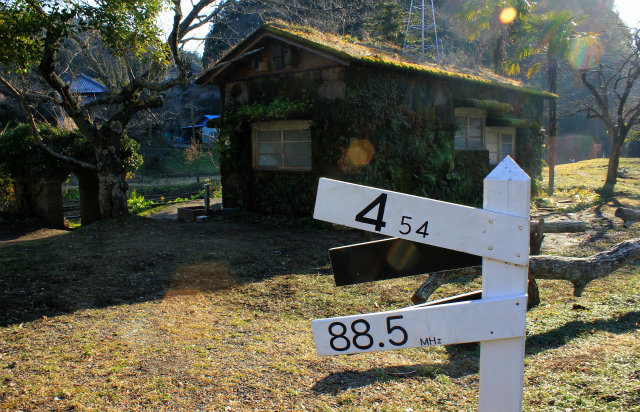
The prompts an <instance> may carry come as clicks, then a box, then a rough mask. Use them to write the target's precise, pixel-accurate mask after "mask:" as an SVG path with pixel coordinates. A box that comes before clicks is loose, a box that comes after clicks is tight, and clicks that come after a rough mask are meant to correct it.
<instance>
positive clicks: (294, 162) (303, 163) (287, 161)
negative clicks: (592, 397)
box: [284, 155, 311, 168]
mask: <svg viewBox="0 0 640 412" xmlns="http://www.w3.org/2000/svg"><path fill="white" fill-rule="evenodd" d="M284 167H292V168H311V156H310V155H309V156H295V155H288V156H287V155H285V156H284Z"/></svg>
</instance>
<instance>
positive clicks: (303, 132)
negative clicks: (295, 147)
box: [284, 129, 311, 142]
mask: <svg viewBox="0 0 640 412" xmlns="http://www.w3.org/2000/svg"><path fill="white" fill-rule="evenodd" d="M284 141H285V142H299V141H311V130H309V129H299V130H285V131H284Z"/></svg>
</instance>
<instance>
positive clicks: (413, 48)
mask: <svg viewBox="0 0 640 412" xmlns="http://www.w3.org/2000/svg"><path fill="white" fill-rule="evenodd" d="M405 54H414V55H418V56H419V57H420V58H421V59H422V61H425V60H426V59H427V56H429V55H435V56H436V59H437V60H438V63H440V46H439V45H438V30H437V28H436V12H435V8H434V7H433V0H426V1H425V0H419V1H414V0H411V6H410V8H409V18H408V19H407V30H406V31H405V33H404V46H403V47H402V55H405Z"/></svg>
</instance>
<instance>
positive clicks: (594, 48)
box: [568, 37, 603, 70]
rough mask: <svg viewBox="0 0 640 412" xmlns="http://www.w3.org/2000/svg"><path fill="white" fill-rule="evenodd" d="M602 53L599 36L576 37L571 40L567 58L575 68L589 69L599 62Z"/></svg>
mask: <svg viewBox="0 0 640 412" xmlns="http://www.w3.org/2000/svg"><path fill="white" fill-rule="evenodd" d="M602 53H603V50H602V44H601V43H600V39H599V38H595V37H586V38H584V37H583V38H577V39H573V40H572V41H571V44H570V46H569V55H568V60H569V63H570V64H571V66H573V68H575V69H583V70H584V69H590V68H592V67H594V66H595V65H597V64H598V63H600V59H601V58H602Z"/></svg>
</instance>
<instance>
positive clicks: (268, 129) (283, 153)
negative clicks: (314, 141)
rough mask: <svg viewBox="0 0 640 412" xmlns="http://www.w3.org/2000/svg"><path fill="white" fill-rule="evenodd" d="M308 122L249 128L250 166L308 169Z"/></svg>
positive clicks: (309, 144)
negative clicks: (250, 134)
mask: <svg viewBox="0 0 640 412" xmlns="http://www.w3.org/2000/svg"><path fill="white" fill-rule="evenodd" d="M310 124H311V121H309V120H283V121H277V122H268V123H255V124H253V125H252V145H253V167H254V169H264V170H311V130H310V129H309V125H310Z"/></svg>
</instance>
